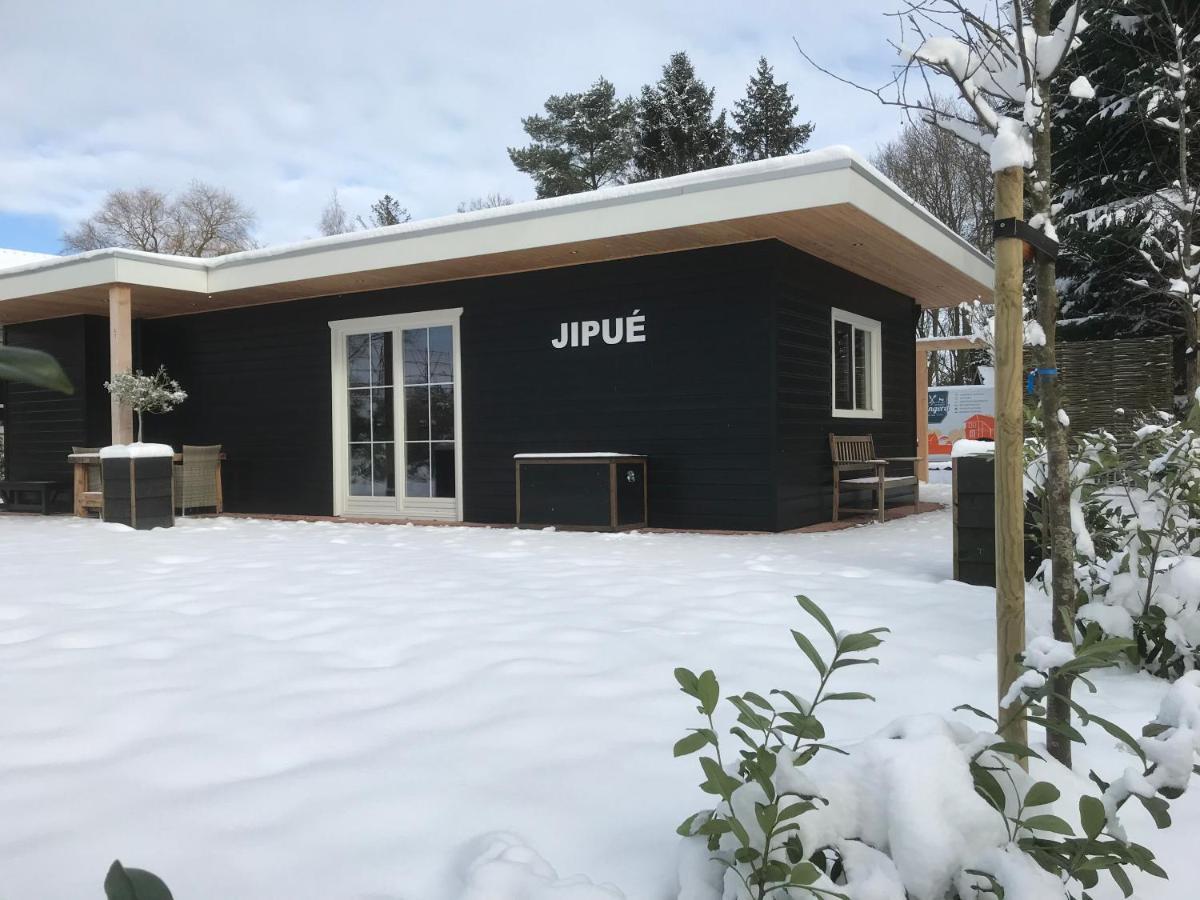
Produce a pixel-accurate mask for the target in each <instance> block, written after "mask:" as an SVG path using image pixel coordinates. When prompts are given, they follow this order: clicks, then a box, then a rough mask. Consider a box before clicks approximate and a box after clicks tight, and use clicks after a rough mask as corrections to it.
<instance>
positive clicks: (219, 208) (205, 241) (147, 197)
mask: <svg viewBox="0 0 1200 900" xmlns="http://www.w3.org/2000/svg"><path fill="white" fill-rule="evenodd" d="M254 224H255V216H254V213H253V212H252V211H251V210H249V209H248V208H247V207H246V206H244V205H243V204H242V203H241V201H239V200H238V199H237V198H236V197H234V196H233V194H231V193H230V192H229V191H227V190H225V189H223V188H219V187H215V186H213V185H210V184H206V183H205V182H202V181H193V182H192V183H191V185H189V186H188V189H187V190H186V191H184V192H183V193H182V194H180V195H179V196H178V197H176V198H174V199H172V198H171V197H169V196H168V195H167V194H165V193H163V192H162V191H157V190H155V189H154V188H148V187H141V188H134V189H132V190H116V191H111V192H109V194H108V196H106V197H105V198H104V202H103V203H102V204H101V205H100V209H98V210H97V211H96V212H95V213H93V214H92V215H91V216H89V217H88V218H87V219H85V220H84V221H82V222H80V223H79V225H78V226H77V227H76V228H75V229H74V230H72V231H69V232H67V233H66V234H64V235H63V237H62V242H63V246H64V247H65V248H66V249H68V250H74V251H76V252H83V251H86V250H98V249H101V248H104V247H128V248H131V249H135V250H145V251H147V252H148V253H169V254H173V255H176V256H220V255H221V254H224V253H234V252H236V251H238V250H248V249H250V248H252V247H254V246H256V244H255V241H254V237H253V235H252V231H253V228H254Z"/></svg>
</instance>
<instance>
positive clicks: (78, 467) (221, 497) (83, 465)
mask: <svg viewBox="0 0 1200 900" xmlns="http://www.w3.org/2000/svg"><path fill="white" fill-rule="evenodd" d="M224 459H225V454H224V453H222V454H220V455H219V456H218V457H217V512H221V511H222V510H223V509H224V508H225V491H224V489H223V487H222V484H221V463H222V461H224ZM172 460H173V462H174V463H175V465H180V464H181V463H182V462H183V454H182V453H176V454H175V455H174V456H173V457H172ZM67 462H69V463H71V465H73V466H74V467H75V479H74V497H75V499H74V504H73V506H74V510H75V515H77V516H86V515H87V511H88V510H89V509H99V508H100V507H101V506H102V505H103V501H101V500H100V499H99V498H98V497H95V496H94V495H95V494H97V493H98V492H97V491H89V490H88V489H87V486H88V477H87V473H88V466H98V465H100V454H99V453H69V454H67Z"/></svg>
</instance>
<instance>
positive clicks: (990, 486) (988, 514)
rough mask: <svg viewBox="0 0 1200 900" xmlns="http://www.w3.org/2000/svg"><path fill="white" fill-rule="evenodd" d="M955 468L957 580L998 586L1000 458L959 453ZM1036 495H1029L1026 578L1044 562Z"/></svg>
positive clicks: (1026, 505) (1027, 499)
mask: <svg viewBox="0 0 1200 900" xmlns="http://www.w3.org/2000/svg"><path fill="white" fill-rule="evenodd" d="M953 469H954V475H953V478H954V580H955V581H964V582H966V583H967V584H978V585H984V586H987V587H995V586H996V460H995V458H994V457H992V456H990V455H987V456H957V457H955V458H954V461H953ZM1032 501H1033V498H1032V496H1030V495H1028V494H1027V495H1026V496H1025V580H1026V581H1028V580H1029V579H1030V578H1032V577H1033V576H1034V574H1036V572H1037V569H1038V565H1039V564H1040V563H1041V553H1040V549H1039V547H1038V540H1037V530H1036V525H1035V523H1034V518H1033V510H1032V506H1031V504H1032Z"/></svg>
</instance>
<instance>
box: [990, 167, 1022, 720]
mask: <svg viewBox="0 0 1200 900" xmlns="http://www.w3.org/2000/svg"><path fill="white" fill-rule="evenodd" d="M1024 191H1025V172H1024V170H1023V169H1021V168H1019V167H1016V168H1009V169H1004V170H1003V171H1001V172H997V173H996V219H997V220H1000V219H1014V218H1015V219H1021V218H1024ZM1023 254H1024V245H1023V244H1022V242H1021V241H1020V240H1019V239H1018V238H999V239H997V240H996V289H995V303H996V662H997V670H996V675H997V678H996V690H997V697H998V698H999V697H1003V696H1004V694H1006V693H1007V692H1008V689H1009V686H1010V685H1011V684H1012V683H1013V682H1014V681H1015V680H1016V679H1017V676H1018V675H1020V671H1021V670H1020V667H1019V665H1018V664H1017V661H1016V657H1017V654H1019V653H1021V652H1022V651H1023V650H1024V649H1025V571H1024V559H1023V556H1024V530H1025V489H1024V486H1023V483H1022V469H1023V467H1024V463H1023V453H1022V443H1023V440H1024V422H1023V418H1022V408H1021V387H1022V385H1021V369H1022V366H1023V363H1022V360H1021V351H1022V345H1023V343H1024V324H1023V322H1024V318H1025V317H1024V308H1023V304H1022V300H1021V293H1022V283H1023V280H1024V258H1023ZM999 718H1000V720H1001V722H1004V721H1005V711H1004V710H1000V716H999ZM1002 735H1003V737H1004V739H1005V740H1008V741H1013V742H1016V743H1020V744H1027V743H1028V737H1027V729H1026V724H1025V721H1024V719H1020V720H1019V721H1015V722H1009V723H1008V724H1007V725H1006V726H1005V727H1004V729H1003V731H1002Z"/></svg>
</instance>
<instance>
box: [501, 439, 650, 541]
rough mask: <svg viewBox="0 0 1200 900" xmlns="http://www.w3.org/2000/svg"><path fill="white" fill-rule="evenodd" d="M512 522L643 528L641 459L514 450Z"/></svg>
mask: <svg viewBox="0 0 1200 900" xmlns="http://www.w3.org/2000/svg"><path fill="white" fill-rule="evenodd" d="M514 459H515V461H516V467H517V524H518V525H523V526H528V527H545V526H548V525H553V526H556V527H560V528H576V529H591V530H595V531H619V530H621V529H623V528H645V527H646V519H647V515H646V457H644V456H637V455H634V454H628V453H518V454H517V455H516V457H514Z"/></svg>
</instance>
